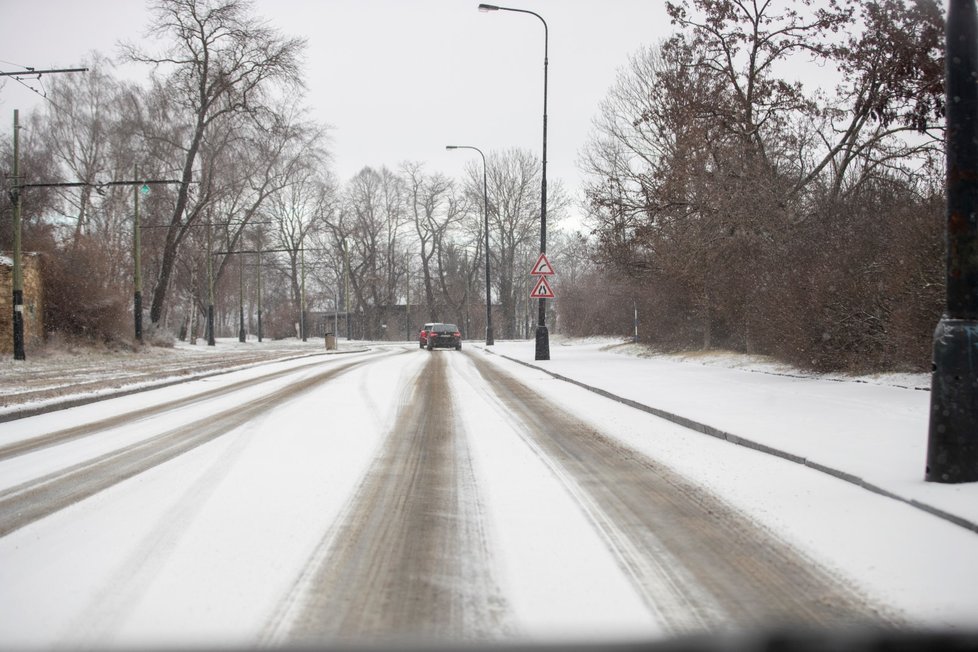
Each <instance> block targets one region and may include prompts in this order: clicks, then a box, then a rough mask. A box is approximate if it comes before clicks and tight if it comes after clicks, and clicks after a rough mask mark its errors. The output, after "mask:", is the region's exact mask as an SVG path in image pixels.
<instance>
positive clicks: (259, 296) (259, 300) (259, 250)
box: [258, 241, 262, 342]
mask: <svg viewBox="0 0 978 652" xmlns="http://www.w3.org/2000/svg"><path fill="white" fill-rule="evenodd" d="M261 338H262V330H261V242H260V241H259V242H258V341H259V342H261Z"/></svg>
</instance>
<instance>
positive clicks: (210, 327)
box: [207, 218, 216, 346]
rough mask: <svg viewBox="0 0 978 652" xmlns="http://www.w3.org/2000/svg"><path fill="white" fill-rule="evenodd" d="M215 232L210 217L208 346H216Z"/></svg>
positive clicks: (208, 242)
mask: <svg viewBox="0 0 978 652" xmlns="http://www.w3.org/2000/svg"><path fill="white" fill-rule="evenodd" d="M212 237H213V234H212V233H211V223H210V219H209V218H208V221H207V346H214V345H215V343H216V342H215V339H214V263H213V262H212V260H211V259H212V258H213V255H212V254H211V250H212V249H213V246H212V244H211V238H212Z"/></svg>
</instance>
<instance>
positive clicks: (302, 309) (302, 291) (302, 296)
mask: <svg viewBox="0 0 978 652" xmlns="http://www.w3.org/2000/svg"><path fill="white" fill-rule="evenodd" d="M303 245H304V243H303V242H302V241H301V240H300V241H299V266H300V270H299V275H300V288H299V335H300V336H301V337H302V341H303V342H305V341H306V250H305V248H304V247H303Z"/></svg>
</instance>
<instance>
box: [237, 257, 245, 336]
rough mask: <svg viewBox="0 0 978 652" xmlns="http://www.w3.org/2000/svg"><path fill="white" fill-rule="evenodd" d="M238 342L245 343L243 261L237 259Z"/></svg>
mask: <svg viewBox="0 0 978 652" xmlns="http://www.w3.org/2000/svg"><path fill="white" fill-rule="evenodd" d="M238 341H239V342H244V341H245V321H244V259H243V258H239V259H238Z"/></svg>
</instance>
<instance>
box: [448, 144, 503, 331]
mask: <svg viewBox="0 0 978 652" xmlns="http://www.w3.org/2000/svg"><path fill="white" fill-rule="evenodd" d="M445 149H474V150H475V151H477V152H479V156H481V157H482V221H483V230H484V232H485V237H486V346H492V345H493V344H495V339H494V338H493V335H492V286H491V285H490V282H489V279H490V278H491V274H490V268H489V181H488V174H489V173H488V169H489V166H488V165H487V164H486V155H485V154H483V153H482V150H481V149H479V148H478V147H473V146H472V145H447V146H446V147H445Z"/></svg>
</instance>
